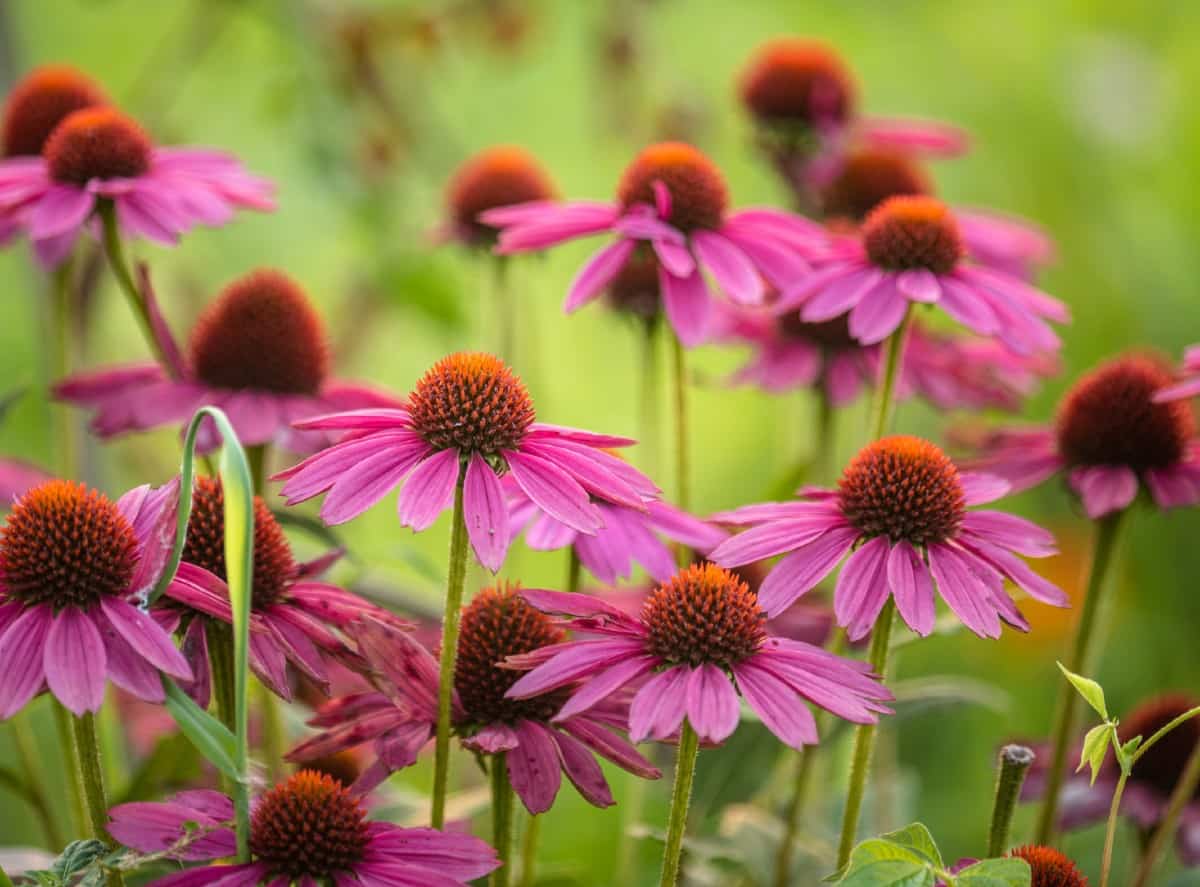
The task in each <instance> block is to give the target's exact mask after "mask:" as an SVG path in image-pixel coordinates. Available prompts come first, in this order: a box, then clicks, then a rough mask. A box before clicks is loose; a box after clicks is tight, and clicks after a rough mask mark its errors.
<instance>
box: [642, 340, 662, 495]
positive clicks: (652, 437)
mask: <svg viewBox="0 0 1200 887" xmlns="http://www.w3.org/2000/svg"><path fill="white" fill-rule="evenodd" d="M658 327H659V323H658V320H657V318H655V319H652V320H647V321H646V322H644V323H643V324H642V325H641V329H640V333H641V336H640V345H641V369H642V372H641V383H642V384H641V398H640V400H639V403H638V450H639V451H640V453H641V457H642V466H643V468H644V469H645V471H646V473H647V474H649V475H650V476H651V477H657V476H658V466H659V459H660V457H661V456H660V453H659V446H660V444H659V435H660V433H661V429H660V427H659V416H658V400H659V397H660V391H659V385H660V384H661V383H660V378H661V376H660V369H659V364H658Z"/></svg>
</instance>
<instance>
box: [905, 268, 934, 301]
mask: <svg viewBox="0 0 1200 887" xmlns="http://www.w3.org/2000/svg"><path fill="white" fill-rule="evenodd" d="M896 289H897V290H899V291H900V293H902V294H903V295H904V296H906V297H907V298H908V299H909V300H911V301H913V302H936V301H937V300H938V299H940V298H941V295H942V287H941V284H939V283H938V278H937V275H936V274H934V273H933V272H932V271H930V270H928V269H926V268H910V269H909V270H907V271H901V272H900V273H899V274H897V275H896Z"/></svg>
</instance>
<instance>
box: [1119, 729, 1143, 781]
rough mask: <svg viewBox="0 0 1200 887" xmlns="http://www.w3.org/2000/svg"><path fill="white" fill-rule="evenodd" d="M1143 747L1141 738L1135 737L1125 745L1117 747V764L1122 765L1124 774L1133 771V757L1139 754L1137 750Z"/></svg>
mask: <svg viewBox="0 0 1200 887" xmlns="http://www.w3.org/2000/svg"><path fill="white" fill-rule="evenodd" d="M1141 747H1142V737H1141V736H1135V737H1133V739H1131V740H1129V741H1128V742H1126V743H1125V744H1124V745H1121V746H1118V747H1117V763H1119V764H1120V765H1121V772H1122V773H1126V774H1128V773H1129V772H1130V771H1131V770H1132V769H1133V756H1134V755H1135V754H1137V750H1138V749H1139V748H1141Z"/></svg>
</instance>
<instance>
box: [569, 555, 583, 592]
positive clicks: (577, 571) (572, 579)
mask: <svg viewBox="0 0 1200 887" xmlns="http://www.w3.org/2000/svg"><path fill="white" fill-rule="evenodd" d="M582 579H583V563H582V562H581V561H580V560H579V552H577V551H576V550H575V546H574V545H572V546H570V547H569V548H567V591H570V592H576V591H579V584H580V581H581V580H582Z"/></svg>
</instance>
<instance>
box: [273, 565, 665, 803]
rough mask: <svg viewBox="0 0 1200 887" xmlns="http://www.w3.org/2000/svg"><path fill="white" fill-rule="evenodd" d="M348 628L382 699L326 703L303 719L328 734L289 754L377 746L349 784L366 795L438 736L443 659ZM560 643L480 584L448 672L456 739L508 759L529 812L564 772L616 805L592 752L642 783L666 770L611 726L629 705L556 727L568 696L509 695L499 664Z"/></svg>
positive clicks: (392, 632)
mask: <svg viewBox="0 0 1200 887" xmlns="http://www.w3.org/2000/svg"><path fill="white" fill-rule="evenodd" d="M351 632H352V633H353V634H354V636H355V638H356V640H358V641H359V647H360V649H361V651H362V654H363V656H364V657H366V660H367V662H368V663H369V665H370V668H371V677H372V680H373V681H374V682H375V684H376V686H377V688H378V692H364V693H357V694H354V695H351V696H347V697H342V698H340V699H335V700H333V701H331V702H329V703H328V704H326V705H325V706H324V707H322V709H321V710H320V711H318V713H317V716H316V717H315V718H314V719H313V720H312V721H310V723H311V724H313V725H314V726H317V727H321V728H323V729H324V732H323V733H321V734H319V735H317V736H315V737H313V738H312V739H309V740H307V741H306V742H304V743H302V744H301V745H299V746H298V747H296V748H295V749H293V750H292V752H291V753H290V754H289V755H288V758H289V759H290V760H295V761H301V762H307V761H308V760H310V759H313V758H321V757H324V756H325V755H328V754H330V753H331V752H336V751H341V750H343V749H346V748H352V747H354V746H356V745H359V744H361V743H363V742H372V743H373V744H374V748H375V752H376V756H377V758H376V761H375V763H374V764H372V765H371V766H369V767H368V768H367V769H366V770H365V771H364V773H363V776H362V777H361V778H360V780H359V782H358V783H357V784H356V785H355V790H356V791H369V790H370V789H371V788H373V787H374V786H375V785H376V784H378V782H379V781H381V780H382V779H384V778H385V777H386V776H387V775H388V774H389V773H390V772H392V771H393V770H397V769H400V768H402V767H407V766H409V765H410V764H412V763H413V762H414V761H416V759H417V755H418V754H419V752H420V751H421V749H422V748H423V747H424V746H425V745H426V744H428V742H429V740H430V739H432V738H433V734H434V728H435V724H436V721H437V682H438V663H437V660H436V659H434V658H433V656H432V655H431V654H430V652H429V651H428V650H426V649H425V648H424V647H423V646H421V644H420V643H418V642H417V641H416V640H415V639H414V638H412V637H411V636H410V635H408V634H406V633H405V632H402V631H397V630H396V629H394V628H390V627H388V626H386V625H384V624H381V623H379V622H374V621H368V620H364V621H362V622H361V623H359V624H358V625H356V626H354V627H353V628H352V629H351ZM565 640H566V633H565V632H564V631H563V630H562V628H560V627H559V626H558V625H556V624H555V623H554V622H553V621H552V620H551V619H550V618H549V617H548V616H546V615H544V614H543V613H540V612H538V611H537V610H535V609H534V608H533V607H532V606H530V605H529V604H528V603H526V602H525V600H524V599H523V598H522V597H521V595H520V594H519V593H518V590H517V589H516V588H515V587H513V586H504V587H498V588H486V589H484V590H482V591H481V592H480V593H479V594H478V595H476V596H475V598H474V599H473V600H472V601H471V603H470V604H468V605H467V606H466V607H465V608H464V609H463V614H462V631H461V634H460V635H459V639H458V657H457V659H456V660H455V668H454V692H455V696H454V704H453V713H452V721H453V724H454V730H455V733H456V734H457V735H458V737H459V740H460V741H461V742H462V744H463V746H464V747H465V748H468V749H470V750H471V751H474V752H476V753H481V754H486V755H499V754H503V755H504V756H505V760H506V766H507V772H508V778H509V781H510V783H511V785H512V788H513V789H514V790H515V791H516V793H517V795H518V796H519V797H520V798H521V801H522V803H524V805H525V807H526V808H527V809H528V810H529V812H530V813H534V814H537V813H544V812H546V811H547V810H549V809H550V807H551V805H552V804H553V803H554V799H555V797H556V796H557V795H558V789H559V785H560V783H561V780H562V774H564V773H565V774H566V775H567V778H568V779H570V780H571V783H572V784H573V785H574V786H575V787H576V788H577V789H578V790H579V793H580V794H581V795H583V797H584V798H585V799H586V800H587V801H588V802H589V803H591V804H594V805H595V806H597V807H608V806H610V805H612V804H613V798H612V793H611V792H610V791H609V788H608V783H607V782H606V781H605V778H604V774H603V773H602V772H601V770H600V767H599V765H598V764H597V763H596V760H595V757H594V755H600V756H601V757H603V758H606V759H608V760H610V761H612V762H613V763H614V764H616V765H617V766H619V767H621V768H623V769H625V770H628V771H629V772H631V773H636V774H637V775H638V776H642V777H645V778H647V779H657V778H658V777H659V776H660V775H661V773H660V772H659V771H658V770H657V769H656V768H655V767H654V766H653V765H652V764H651V763H650V762H649V761H647V760H646V759H645V758H643V757H642V756H641V755H640V754H638V753H637V751H636V750H635V749H634V748H633V746H632V745H630V744H629V743H628V742H626V741H625V740H624V739H623V738H621V737H620V736H619V735H618V734H617V733H615V732H613V730H612V729H610V728H611V727H624V726H625V724H624V719H625V715H626V714H627V710H628V703H627V702H626V703H625V704H624V706H622V704H620V703H614V704H611V705H607V706H601V707H598V708H597V709H595V710H592V711H588V712H584V713H581V714H579V715H577V716H575V717H572V718H570V719H567V720H565V721H562V722H561V723H559V722H557V720H552V719H553V718H554V715H555V714H556V713H557V712H558V709H559V708H560V707H561V706H562V703H563V701H564V699H565V697H566V694H565V692H563V691H557V692H548V693H545V694H541V695H536V696H532V697H530V698H525V699H509V698H507V697H506V696H505V693H506V692H507V691H508V689H509V688H510V687H511V686H512V685H513V684H514V683H516V681H517V680H518V678H520V673H519V672H517V671H513V670H511V669H506V668H502V667H500V665H499V663H502V662H504V660H505V659H507V658H508V657H509V656H518V655H521V654H526V653H531V652H533V651H535V650H538V649H541V648H544V647H550V646H552V645H555V644H561V643H563V642H564V641H565Z"/></svg>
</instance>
